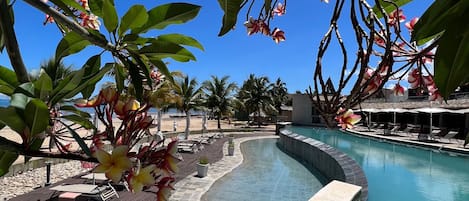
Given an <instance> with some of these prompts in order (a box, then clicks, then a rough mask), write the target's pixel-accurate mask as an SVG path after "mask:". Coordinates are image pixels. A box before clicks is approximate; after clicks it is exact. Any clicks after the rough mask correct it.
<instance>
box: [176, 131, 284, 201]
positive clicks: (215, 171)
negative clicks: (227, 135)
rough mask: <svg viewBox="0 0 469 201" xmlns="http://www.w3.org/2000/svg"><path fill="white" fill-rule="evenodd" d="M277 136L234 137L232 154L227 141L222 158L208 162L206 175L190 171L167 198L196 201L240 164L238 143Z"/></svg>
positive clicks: (177, 200) (241, 155) (240, 155)
mask: <svg viewBox="0 0 469 201" xmlns="http://www.w3.org/2000/svg"><path fill="white" fill-rule="evenodd" d="M266 138H278V136H258V137H243V138H236V139H234V140H233V141H234V143H235V149H234V155H233V156H228V142H226V143H225V144H224V145H223V158H222V159H221V160H220V161H217V162H215V163H213V164H210V166H209V169H208V174H207V176H206V177H203V178H200V177H197V176H196V175H197V172H194V173H192V174H191V175H189V176H187V177H186V178H184V179H182V180H181V181H179V182H177V183H176V184H175V185H174V187H175V188H176V189H177V191H173V194H172V195H171V197H170V198H169V200H172V201H196V200H200V199H201V198H202V195H203V194H205V192H207V191H208V190H209V189H210V187H211V186H212V185H213V183H215V181H217V180H218V179H219V178H221V177H223V176H224V175H225V174H227V173H229V172H231V171H232V170H233V169H234V168H236V167H238V166H239V165H241V163H242V162H243V154H242V153H241V149H240V144H241V143H243V142H245V141H249V140H256V139H266Z"/></svg>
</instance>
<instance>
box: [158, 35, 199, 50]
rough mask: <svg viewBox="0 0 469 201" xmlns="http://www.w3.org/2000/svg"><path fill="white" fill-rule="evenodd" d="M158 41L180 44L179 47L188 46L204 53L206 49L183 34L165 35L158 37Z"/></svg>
mask: <svg viewBox="0 0 469 201" xmlns="http://www.w3.org/2000/svg"><path fill="white" fill-rule="evenodd" d="M156 39H157V40H160V41H166V42H171V43H175V44H179V45H187V46H192V47H196V48H199V49H200V50H202V51H203V50H204V47H203V46H202V44H200V43H199V42H198V41H197V40H195V39H194V38H191V37H189V36H185V35H182V34H165V35H160V36H158V37H157V38H156Z"/></svg>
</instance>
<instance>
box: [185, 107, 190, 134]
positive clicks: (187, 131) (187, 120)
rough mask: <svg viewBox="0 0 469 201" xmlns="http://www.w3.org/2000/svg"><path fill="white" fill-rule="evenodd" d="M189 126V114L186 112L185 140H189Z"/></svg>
mask: <svg viewBox="0 0 469 201" xmlns="http://www.w3.org/2000/svg"><path fill="white" fill-rule="evenodd" d="M190 126H191V113H190V112H189V111H186V130H185V139H186V140H187V139H189V132H190V130H189V127H190Z"/></svg>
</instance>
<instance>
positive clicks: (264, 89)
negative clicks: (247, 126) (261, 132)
mask: <svg viewBox="0 0 469 201" xmlns="http://www.w3.org/2000/svg"><path fill="white" fill-rule="evenodd" d="M269 83H270V82H269V78H268V77H265V76H260V77H256V76H255V75H254V74H250V75H249V78H248V79H247V80H246V81H244V83H243V85H242V86H241V89H240V91H239V93H238V99H239V100H240V101H241V102H242V103H243V104H244V107H245V108H246V110H247V112H248V114H251V113H254V116H255V117H256V119H257V125H258V127H260V126H261V123H262V122H261V121H260V118H261V116H262V113H264V114H266V113H268V114H272V113H274V112H276V109H275V107H274V105H273V98H272V96H271V93H270V92H271V85H269Z"/></svg>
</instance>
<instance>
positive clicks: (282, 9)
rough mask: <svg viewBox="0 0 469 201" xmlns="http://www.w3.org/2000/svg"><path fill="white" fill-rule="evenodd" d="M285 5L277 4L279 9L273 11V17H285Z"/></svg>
mask: <svg viewBox="0 0 469 201" xmlns="http://www.w3.org/2000/svg"><path fill="white" fill-rule="evenodd" d="M285 12H286V10H285V5H283V4H282V3H278V4H277V7H276V8H275V9H274V10H273V11H272V15H275V14H276V15H277V16H282V15H285Z"/></svg>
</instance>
